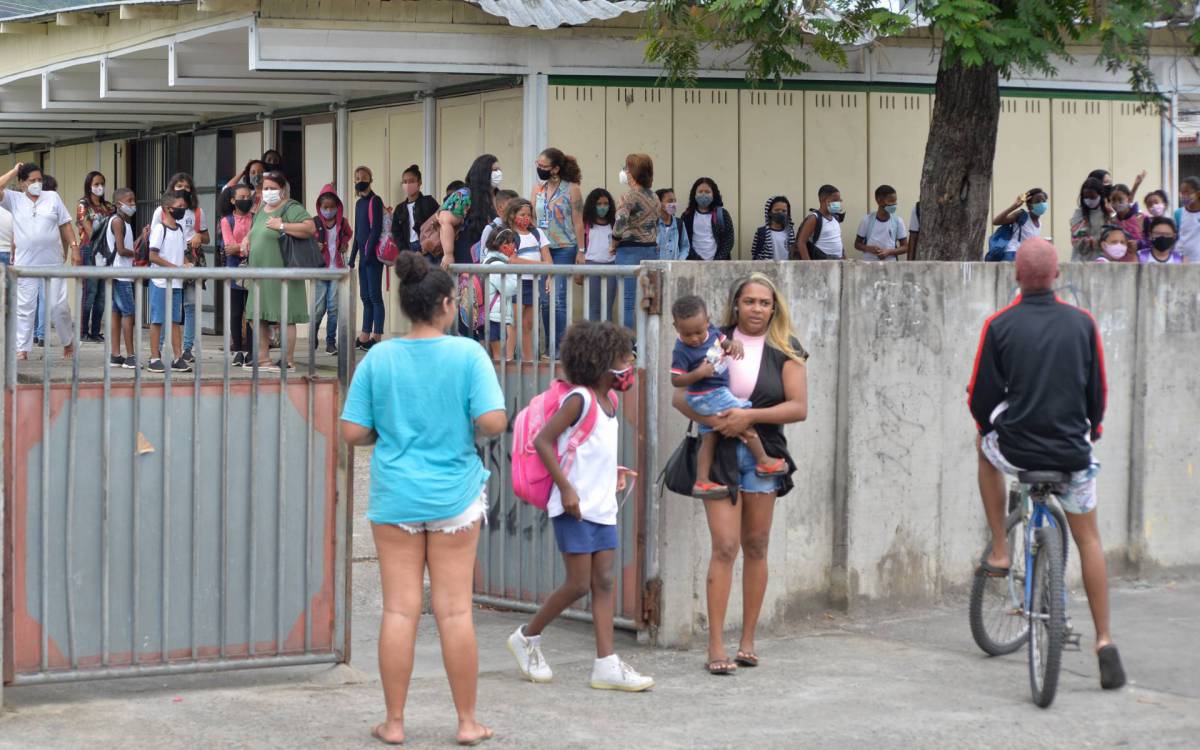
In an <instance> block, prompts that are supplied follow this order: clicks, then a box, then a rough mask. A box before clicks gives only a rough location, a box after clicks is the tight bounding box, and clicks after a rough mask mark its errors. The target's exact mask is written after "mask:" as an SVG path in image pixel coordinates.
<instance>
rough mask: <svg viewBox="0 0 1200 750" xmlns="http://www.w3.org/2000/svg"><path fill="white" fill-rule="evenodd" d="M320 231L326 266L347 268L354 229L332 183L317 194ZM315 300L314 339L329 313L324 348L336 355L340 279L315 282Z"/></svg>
mask: <svg viewBox="0 0 1200 750" xmlns="http://www.w3.org/2000/svg"><path fill="white" fill-rule="evenodd" d="M316 222H317V234H316V236H315V239H316V241H317V244H318V245H320V247H321V255H322V257H324V258H325V265H326V267H328V268H331V269H341V268H345V267H346V248H347V247H349V245H350V239H351V237H353V235H354V230H353V229H351V228H350V222H348V221H346V217H345V209H344V208H343V206H342V199H341V198H339V197H338V196H337V193H335V192H334V190H333V185H326V186H325V187H323V188H321V194H320V195H319V196H317V215H316ZM313 287H314V288H315V289H316V292H317V295H316V297H317V298H316V302H315V309H314V311H313V325H312V333H311V335H312V337H313V338H314V339H315V338H316V337H317V335H318V334H319V333H320V330H321V319H322V318H324V317H325V315H326V313H328V315H329V326H328V327H327V328H326V329H325V351H326V353H328V354H337V311H338V282H336V281H316V282H313Z"/></svg>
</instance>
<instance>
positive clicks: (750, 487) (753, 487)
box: [737, 441, 779, 493]
mask: <svg viewBox="0 0 1200 750" xmlns="http://www.w3.org/2000/svg"><path fill="white" fill-rule="evenodd" d="M737 458H738V474H740V477H739V480H738V485H739V486H740V487H741V490H742V492H758V493H765V492H778V491H779V477H760V476H759V475H758V474H756V473H754V467H755V463H754V454H753V453H751V452H750V449H749V448H747V447H746V444H745V443H743V442H741V441H739V442H738V446H737Z"/></svg>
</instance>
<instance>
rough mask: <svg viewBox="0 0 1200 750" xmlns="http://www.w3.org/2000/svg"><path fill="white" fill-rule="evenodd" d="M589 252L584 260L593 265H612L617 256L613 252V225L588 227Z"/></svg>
mask: <svg viewBox="0 0 1200 750" xmlns="http://www.w3.org/2000/svg"><path fill="white" fill-rule="evenodd" d="M587 243H588V244H587V252H586V253H585V254H584V256H583V259H584V260H590V261H592V262H593V263H612V262H613V261H614V260H616V258H617V254H616V253H614V252H613V251H612V224H593V225H592V226H590V227H588V239H587Z"/></svg>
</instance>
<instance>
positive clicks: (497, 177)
mask: <svg viewBox="0 0 1200 750" xmlns="http://www.w3.org/2000/svg"><path fill="white" fill-rule="evenodd" d="M503 181H504V172H502V171H500V170H499V169H493V170H492V187H500V183H501V182H503Z"/></svg>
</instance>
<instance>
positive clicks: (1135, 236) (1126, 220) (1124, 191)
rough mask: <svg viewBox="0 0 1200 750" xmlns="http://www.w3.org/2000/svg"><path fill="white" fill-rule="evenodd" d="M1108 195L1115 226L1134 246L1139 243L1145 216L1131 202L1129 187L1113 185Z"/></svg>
mask: <svg viewBox="0 0 1200 750" xmlns="http://www.w3.org/2000/svg"><path fill="white" fill-rule="evenodd" d="M1110 195H1111V198H1110V201H1111V202H1112V209H1113V214H1114V215H1115V216H1116V222H1115V226H1118V227H1120V228H1121V229H1122V230H1124V232H1125V236H1126V237H1127V238H1129V239H1130V240H1131V241H1132V242H1133V243H1134V245H1135V246H1136V245H1137V243H1139V242H1141V239H1142V224H1143V223H1144V221H1145V219H1146V216H1145V215H1144V214H1143V213H1142V212H1141V210H1140V209H1139V208H1138V205H1137V204H1136V203H1134V202H1133V191H1132V189H1130V188H1129V187H1126V186H1125V185H1113V189H1112V193H1111V194H1110ZM1131 254H1132V253H1131Z"/></svg>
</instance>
